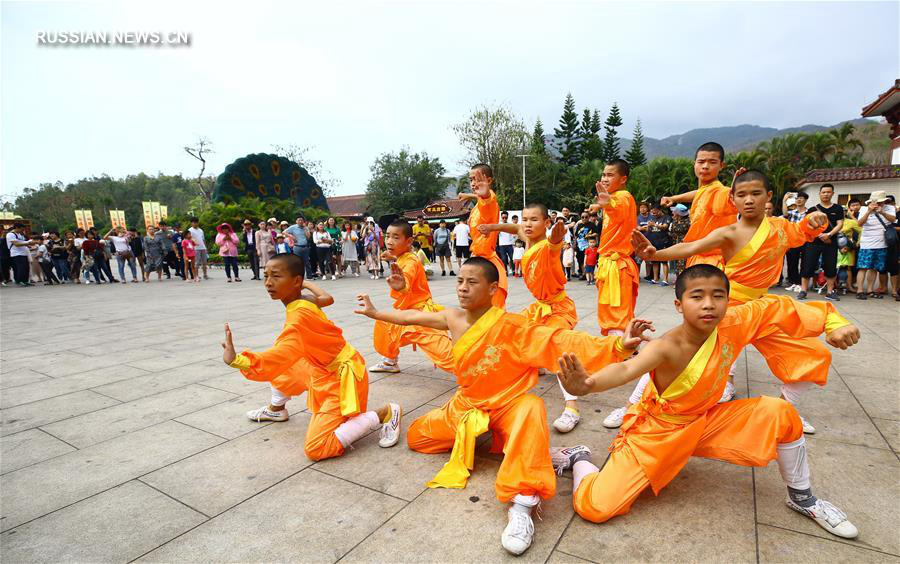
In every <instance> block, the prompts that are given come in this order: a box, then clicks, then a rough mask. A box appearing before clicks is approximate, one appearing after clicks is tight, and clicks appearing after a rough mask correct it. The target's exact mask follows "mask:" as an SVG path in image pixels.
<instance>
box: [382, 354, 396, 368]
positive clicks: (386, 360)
mask: <svg viewBox="0 0 900 564" xmlns="http://www.w3.org/2000/svg"><path fill="white" fill-rule="evenodd" d="M381 361H382V362H384V363H385V364H390V365H391V366H397V359H396V358H388V357H386V356H383V357H381Z"/></svg>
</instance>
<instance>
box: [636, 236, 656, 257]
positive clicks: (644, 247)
mask: <svg viewBox="0 0 900 564" xmlns="http://www.w3.org/2000/svg"><path fill="white" fill-rule="evenodd" d="M631 246H632V248H634V252H635V254H636V255H637V256H639V257H640V258H641V260H648V261H652V260H653V256H654V255H655V254H656V247H654V246H653V245H652V244H651V243H650V239H647V238H646V237H645V236H644V234H643V233H641V232H640V231H638V230H637V229H635V230H634V231H632V232H631Z"/></svg>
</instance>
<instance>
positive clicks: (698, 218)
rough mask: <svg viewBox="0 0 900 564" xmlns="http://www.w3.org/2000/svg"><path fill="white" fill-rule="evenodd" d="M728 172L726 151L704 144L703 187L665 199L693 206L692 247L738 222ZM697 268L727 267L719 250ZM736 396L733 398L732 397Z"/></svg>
mask: <svg viewBox="0 0 900 564" xmlns="http://www.w3.org/2000/svg"><path fill="white" fill-rule="evenodd" d="M723 168H725V149H724V148H723V147H722V146H721V145H719V144H718V143H713V142H709V143H704V144H703V145H700V147H698V148H697V151H696V152H695V153H694V174H695V175H696V176H697V182H699V184H700V187H699V188H697V189H696V190H692V191H690V192H685V193H684V194H678V195H677V196H664V197H663V198H661V199H660V205H663V206H670V207H671V206H674V205H675V204H690V205H691V211H690V218H691V227H690V228H689V229H688V232H687V233H686V234H685V236H684V239H683V242H685V243H690V242H691V241H696V240H698V239H702V238H704V237H706V236H707V235H709V234H710V233H712V231H713V230H714V229H718V228H719V227H724V226H726V225H731V224H732V223H734V222H735V221H737V213H738V212H737V208H735V207H734V202H732V201H731V190H730V189H729V188H728V187H727V186H725V185H723V184H722V183H721V182H719V173H720V172H722V169H723ZM695 264H711V265H713V266H716V267H718V268H722V267H723V266H724V264H725V263H724V261H723V259H722V254H721V253H720V252H717V251H716V250H712V251H707V252H704V253H698V254H696V255H692V256H691V257H690V258H689V259H688V260H687V262H686V263H685V267H688V266H693V265H695ZM732 395H733V394H732Z"/></svg>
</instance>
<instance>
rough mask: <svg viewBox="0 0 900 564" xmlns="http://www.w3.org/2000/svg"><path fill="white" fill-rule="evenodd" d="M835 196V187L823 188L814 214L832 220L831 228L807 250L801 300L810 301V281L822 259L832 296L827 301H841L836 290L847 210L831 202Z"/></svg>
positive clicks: (829, 224) (829, 293)
mask: <svg viewBox="0 0 900 564" xmlns="http://www.w3.org/2000/svg"><path fill="white" fill-rule="evenodd" d="M833 197H834V186H832V185H831V184H823V185H822V187H821V188H819V202H820V203H818V204H816V207H815V208H813V209H812V210H810V211H820V212H822V213H824V214H825V215H826V216H827V217H828V228H826V229H825V231H823V232H822V233H821V234H820V235H819V236H818V237H816V238H815V239H813V241H812V242H811V243H809V244H808V245H806V246H805V247H804V249H803V257H802V259H801V261H800V270H801V273H800V275H801V277H802V279H801V281H800V293H799V294H797V299H798V300H805V299H806V291H807V289H808V288H809V279H810V278H811V277H813V276H814V275H815V273H816V270H817V269H818V267H819V258H820V257H821V259H822V270H824V271H825V280H826V281H827V288H828V294H826V296H825V299H828V300H833V301H840V298H839V297H838V295H837V292H835V291H834V282H835V279H836V277H837V254H838V246H837V235H838V233H840V231H841V227H843V226H844V208H843V207H842V206H840V205H839V204H833V203H831V198H833Z"/></svg>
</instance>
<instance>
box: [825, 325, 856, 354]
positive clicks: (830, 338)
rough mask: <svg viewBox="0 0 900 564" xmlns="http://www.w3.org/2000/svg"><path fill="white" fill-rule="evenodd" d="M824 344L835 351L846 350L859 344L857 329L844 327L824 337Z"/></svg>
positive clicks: (849, 326)
mask: <svg viewBox="0 0 900 564" xmlns="http://www.w3.org/2000/svg"><path fill="white" fill-rule="evenodd" d="M825 342H827V343H828V344H829V345H831V346H832V347H835V348H837V349H841V350H846V349H848V348H850V347H852V346H853V345H855V344H856V343H858V342H859V327H857V326H856V325H845V326H843V327H840V328H838V329H835V330H834V331H832V332H831V333H828V334H827V335H825Z"/></svg>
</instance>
